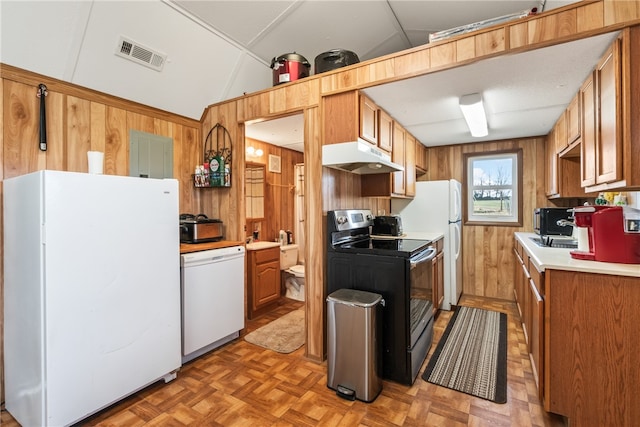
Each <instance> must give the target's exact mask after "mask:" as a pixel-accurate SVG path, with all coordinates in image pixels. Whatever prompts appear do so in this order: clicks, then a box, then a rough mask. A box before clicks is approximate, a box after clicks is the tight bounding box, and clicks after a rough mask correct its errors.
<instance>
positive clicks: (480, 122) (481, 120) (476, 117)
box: [460, 93, 489, 138]
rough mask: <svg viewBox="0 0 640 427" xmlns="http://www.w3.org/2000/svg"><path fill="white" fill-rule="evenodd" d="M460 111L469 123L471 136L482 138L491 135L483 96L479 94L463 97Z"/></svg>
mask: <svg viewBox="0 0 640 427" xmlns="http://www.w3.org/2000/svg"><path fill="white" fill-rule="evenodd" d="M460 109H461V110H462V115H463V116H464V119H465V120H466V121H467V126H468V127H469V131H471V136H473V137H477V138H479V137H482V136H487V135H488V134H489V130H488V128H487V114H486V113H485V111H484V105H483V104H482V95H480V94H479V93H472V94H469V95H463V96H461V97H460Z"/></svg>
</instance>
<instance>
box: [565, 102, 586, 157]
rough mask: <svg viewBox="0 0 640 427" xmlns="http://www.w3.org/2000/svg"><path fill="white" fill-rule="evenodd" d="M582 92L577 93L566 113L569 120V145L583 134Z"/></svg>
mask: <svg viewBox="0 0 640 427" xmlns="http://www.w3.org/2000/svg"><path fill="white" fill-rule="evenodd" d="M580 105H581V103H580V94H579V93H578V94H576V96H574V97H573V99H572V100H571V102H570V103H569V107H567V112H566V113H565V116H566V120H567V144H566V145H567V146H569V145H571V144H573V143H574V142H576V141H577V140H579V139H580V135H581V130H582V129H581V127H580V126H581V122H582V120H581V115H582V112H581V109H580Z"/></svg>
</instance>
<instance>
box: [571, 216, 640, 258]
mask: <svg viewBox="0 0 640 427" xmlns="http://www.w3.org/2000/svg"><path fill="white" fill-rule="evenodd" d="M572 211H573V216H574V221H575V224H576V226H577V227H585V228H586V229H587V235H588V236H589V250H588V251H580V250H573V251H571V252H570V254H571V257H572V258H575V259H583V260H590V261H602V262H617V263H622V264H640V210H638V209H634V208H630V207H626V206H581V207H577V208H574V209H572Z"/></svg>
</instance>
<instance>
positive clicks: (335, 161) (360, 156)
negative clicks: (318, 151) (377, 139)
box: [322, 138, 404, 175]
mask: <svg viewBox="0 0 640 427" xmlns="http://www.w3.org/2000/svg"><path fill="white" fill-rule="evenodd" d="M322 166H326V167H328V168H333V169H339V170H341V171H345V172H351V173H357V174H361V175H364V174H372V173H385V172H397V171H403V170H404V167H402V166H400V165H398V164H396V163H393V162H392V161H391V156H389V155H388V154H387V153H385V152H383V151H381V150H380V149H379V148H378V147H376V146H375V145H373V144H370V143H368V142H367V141H365V140H363V139H360V138H358V140H357V141H351V142H341V143H338V144H329V145H323V146H322Z"/></svg>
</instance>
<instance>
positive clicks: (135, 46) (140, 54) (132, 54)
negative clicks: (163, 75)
mask: <svg viewBox="0 0 640 427" xmlns="http://www.w3.org/2000/svg"><path fill="white" fill-rule="evenodd" d="M116 55H118V56H121V57H123V58H127V59H130V60H131V61H133V62H137V63H138V64H142V65H144V66H147V67H149V68H153V69H154V70H156V71H162V67H164V63H165V61H166V60H167V55H165V54H163V53H160V52H156V51H154V50H152V49H149V48H148V47H145V46H143V45H141V44H140V43H137V42H134V41H132V40H129V39H127V38H125V37H122V36H121V37H120V40H119V42H118V47H117V48H116Z"/></svg>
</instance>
